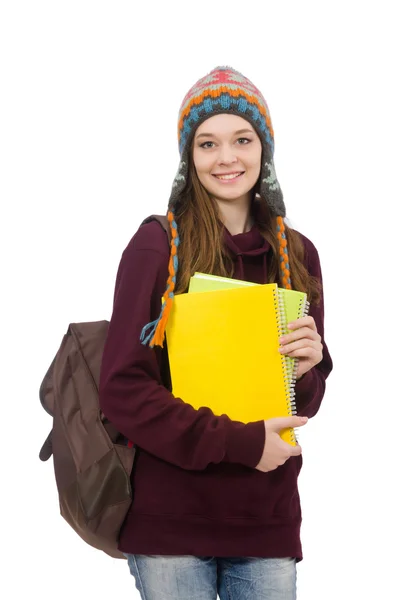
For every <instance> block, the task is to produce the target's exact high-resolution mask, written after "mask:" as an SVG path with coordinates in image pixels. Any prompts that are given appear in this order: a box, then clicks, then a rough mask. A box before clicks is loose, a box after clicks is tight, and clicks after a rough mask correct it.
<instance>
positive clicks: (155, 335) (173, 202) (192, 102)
mask: <svg viewBox="0 0 397 600" xmlns="http://www.w3.org/2000/svg"><path fill="white" fill-rule="evenodd" d="M222 113H230V114H233V115H237V116H239V117H242V118H243V119H245V120H246V121H248V122H249V123H251V125H252V126H253V127H254V129H255V131H256V132H257V134H258V136H259V138H260V140H261V143H262V164H261V172H260V176H259V179H260V184H259V194H260V196H261V197H262V198H264V199H265V200H266V202H267V204H268V207H269V209H270V211H271V212H272V214H274V215H275V216H277V230H278V232H277V236H278V239H279V249H280V268H281V273H282V277H281V280H282V284H283V285H284V287H286V288H291V280H290V273H289V264H288V250H287V239H286V236H285V229H284V221H283V217H285V205H284V201H283V194H282V191H281V188H280V185H279V183H278V181H277V176H276V171H275V168H274V164H273V155H274V136H273V127H272V122H271V119H270V113H269V109H268V106H267V104H266V101H265V99H264V97H263V96H262V94H261V92H260V91H259V90H258V89H257V88H256V87H255V86H254V85H253V84H252V83H251V81H249V79H247V78H246V77H244V76H243V75H241V73H238V72H237V71H234V70H233V69H231V68H230V67H217V68H216V69H214V70H213V71H211V73H209V75H207V76H206V77H203V78H202V79H200V80H199V81H198V82H197V83H196V84H195V85H194V86H193V87H192V88H191V90H190V91H189V92H188V93H187V94H186V96H185V98H184V100H183V102H182V106H181V109H180V111H179V119H178V141H179V152H180V155H181V160H180V163H179V168H178V172H177V174H176V177H175V179H174V183H173V186H172V192H171V197H170V200H169V204H168V214H167V216H168V221H169V223H170V228H171V233H172V240H171V257H170V263H169V277H168V280H167V289H166V291H165V293H164V302H163V305H162V309H161V313H160V316H159V318H158V319H156V321H153V322H152V323H148V325H146V326H145V327H144V328H143V330H142V333H141V341H142V343H143V344H147V343H149V345H150V346H151V347H153V346H157V345H158V346H163V342H164V334H165V327H166V324H167V320H168V316H169V314H170V311H171V307H172V302H173V298H174V289H175V285H176V275H177V271H178V255H177V252H178V246H179V236H178V227H177V223H176V221H175V217H174V213H175V210H176V208H177V207H178V205H179V203H181V202H183V193H184V191H185V188H186V185H187V180H188V170H189V149H190V146H191V143H192V140H193V138H194V134H195V132H196V130H197V128H198V127H199V125H201V123H203V122H204V121H205V120H206V119H209V118H210V117H213V116H214V115H217V114H222Z"/></svg>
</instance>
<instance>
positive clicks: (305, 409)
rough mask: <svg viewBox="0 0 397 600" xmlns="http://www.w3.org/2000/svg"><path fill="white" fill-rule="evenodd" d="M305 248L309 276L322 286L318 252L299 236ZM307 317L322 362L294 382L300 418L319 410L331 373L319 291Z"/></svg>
mask: <svg viewBox="0 0 397 600" xmlns="http://www.w3.org/2000/svg"><path fill="white" fill-rule="evenodd" d="M300 235H301V237H302V240H303V243H304V246H305V251H306V261H307V268H308V270H309V273H310V275H313V276H314V277H317V278H318V279H319V280H320V282H321V285H322V275H321V266H320V259H319V256H318V252H317V250H316V248H315V246H314V244H313V243H312V242H311V241H310V240H309V239H307V238H306V237H305V236H303V235H302V234H300ZM309 315H311V316H312V317H313V319H314V320H315V322H316V326H317V331H318V333H319V334H320V336H321V340H322V344H323V359H322V361H321V362H320V363H319V364H318V365H316V366H315V367H313V368H312V369H310V371H308V372H307V373H305V375H303V377H302V378H301V379H300V380H299V381H297V382H296V386H295V392H296V408H297V414H298V415H300V416H306V417H309V418H310V417H314V415H315V414H316V413H317V411H318V410H319V408H320V405H321V401H322V399H323V396H324V392H325V380H326V379H327V377H328V375H329V374H330V373H331V371H332V359H331V356H330V354H329V351H328V348H327V344H326V343H325V340H324V296H323V292H322V290H321V298H320V303H319V304H318V305H316V306H314V305H311V306H310V310H309Z"/></svg>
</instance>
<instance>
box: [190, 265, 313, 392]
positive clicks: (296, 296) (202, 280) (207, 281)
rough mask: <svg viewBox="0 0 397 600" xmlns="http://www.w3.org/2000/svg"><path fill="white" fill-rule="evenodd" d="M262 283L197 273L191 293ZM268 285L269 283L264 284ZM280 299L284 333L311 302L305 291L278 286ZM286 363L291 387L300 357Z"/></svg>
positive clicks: (307, 308)
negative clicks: (283, 316)
mask: <svg viewBox="0 0 397 600" xmlns="http://www.w3.org/2000/svg"><path fill="white" fill-rule="evenodd" d="M253 285H260V284H258V283H251V282H249V281H241V280H239V279H230V278H228V277H220V276H218V275H207V274H205V273H198V272H197V273H195V274H194V275H193V277H191V278H190V283H189V290H188V291H189V293H192V292H193V293H196V292H211V291H215V290H222V289H225V290H226V289H230V288H235V287H241V286H253ZM264 285H267V284H264ZM278 293H279V300H280V303H281V306H283V308H284V314H285V319H283V321H284V323H285V326H284V327H283V329H284V331H283V333H284V334H286V333H288V332H289V330H288V329H287V327H286V325H287V323H290V322H291V321H295V319H299V318H300V317H303V316H305V315H307V313H308V311H309V302H308V300H307V294H305V292H298V291H297V290H287V289H285V288H280V287H279V288H278ZM285 358H286V364H287V368H288V376H289V381H290V385H291V387H293V386H294V384H295V380H296V372H297V369H298V359H296V358H290V357H289V356H286V357H285Z"/></svg>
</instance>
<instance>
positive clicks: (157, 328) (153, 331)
mask: <svg viewBox="0 0 397 600" xmlns="http://www.w3.org/2000/svg"><path fill="white" fill-rule="evenodd" d="M167 219H168V222H169V224H170V229H171V236H172V237H171V256H170V262H169V263H168V272H169V276H168V279H167V289H166V291H165V292H164V296H163V305H162V307H161V313H160V316H159V318H158V319H156V321H152V322H151V323H148V324H147V325H145V327H144V328H143V329H142V332H141V342H142V344H144V345H147V344H149V346H150V347H151V348H153V347H154V346H161V348H162V347H163V344H164V335H165V328H166V325H167V321H168V317H169V314H170V312H171V308H172V303H173V301H174V295H175V294H174V290H175V285H176V274H177V272H178V246H179V236H178V227H177V224H176V221H175V218H174V213H173V212H172V211H168V214H167ZM148 332H149V333H148Z"/></svg>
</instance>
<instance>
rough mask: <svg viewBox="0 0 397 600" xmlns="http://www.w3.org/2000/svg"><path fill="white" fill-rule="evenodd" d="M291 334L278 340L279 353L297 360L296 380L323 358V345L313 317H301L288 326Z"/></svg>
mask: <svg viewBox="0 0 397 600" xmlns="http://www.w3.org/2000/svg"><path fill="white" fill-rule="evenodd" d="M288 329H290V330H291V333H288V334H287V335H283V336H282V337H281V338H280V344H281V347H280V352H281V354H284V355H285V356H290V357H291V358H299V362H298V371H297V379H300V377H302V375H304V374H305V373H307V371H309V370H310V369H311V368H312V367H314V366H315V365H318V363H319V362H321V360H322V358H323V345H322V343H321V337H320V335H319V334H318V333H317V327H316V323H315V321H314V319H313V317H309V316H307V317H302V318H301V319H297V320H296V321H293V322H292V323H289V324H288Z"/></svg>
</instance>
